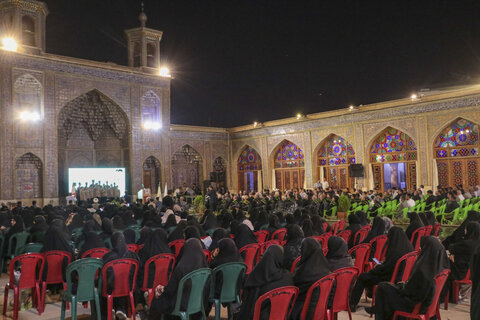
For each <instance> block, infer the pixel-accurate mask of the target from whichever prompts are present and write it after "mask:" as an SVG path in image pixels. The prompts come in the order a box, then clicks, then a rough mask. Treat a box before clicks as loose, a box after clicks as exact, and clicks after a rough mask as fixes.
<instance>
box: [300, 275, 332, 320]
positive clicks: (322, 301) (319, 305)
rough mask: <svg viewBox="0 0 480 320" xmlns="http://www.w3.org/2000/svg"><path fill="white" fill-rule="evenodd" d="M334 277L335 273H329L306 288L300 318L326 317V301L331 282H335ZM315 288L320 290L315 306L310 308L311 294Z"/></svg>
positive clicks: (320, 319) (306, 319) (307, 319)
mask: <svg viewBox="0 0 480 320" xmlns="http://www.w3.org/2000/svg"><path fill="white" fill-rule="evenodd" d="M335 277H336V274H335V273H331V274H329V275H327V276H325V277H323V278H321V279H320V280H318V281H317V282H315V283H314V284H313V285H312V286H311V287H310V289H308V292H307V297H306V298H305V303H304V305H303V308H302V313H301V316H300V319H301V320H309V319H319V320H323V319H328V314H327V303H328V297H329V295H330V291H331V290H332V286H333V283H334V282H335ZM315 290H320V293H319V295H318V299H317V301H316V305H315V308H311V306H310V305H311V304H312V295H313V292H314V291H315Z"/></svg>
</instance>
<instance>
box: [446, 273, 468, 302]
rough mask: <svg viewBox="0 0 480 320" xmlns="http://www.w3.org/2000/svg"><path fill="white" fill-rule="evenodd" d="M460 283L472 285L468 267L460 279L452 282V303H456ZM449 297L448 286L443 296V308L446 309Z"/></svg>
mask: <svg viewBox="0 0 480 320" xmlns="http://www.w3.org/2000/svg"><path fill="white" fill-rule="evenodd" d="M461 284H469V285H472V278H471V276H470V269H468V271H467V274H466V275H465V278H463V279H462V280H454V281H453V283H452V288H451V289H452V290H451V291H453V292H452V294H453V297H452V300H453V303H455V304H457V303H458V294H459V292H460V285H461ZM449 299H450V288H448V291H447V295H446V296H445V302H444V307H445V310H448V300H449Z"/></svg>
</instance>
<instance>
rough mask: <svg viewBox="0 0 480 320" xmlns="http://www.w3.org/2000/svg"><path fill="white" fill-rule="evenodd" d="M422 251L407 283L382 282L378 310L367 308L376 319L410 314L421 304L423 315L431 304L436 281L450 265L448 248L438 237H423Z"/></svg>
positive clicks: (377, 300) (376, 298)
mask: <svg viewBox="0 0 480 320" xmlns="http://www.w3.org/2000/svg"><path fill="white" fill-rule="evenodd" d="M421 248H422V251H421V253H420V255H419V256H418V258H417V261H415V265H414V266H413V269H412V274H411V276H410V279H409V280H408V282H407V283H405V284H400V283H399V284H391V283H389V282H381V283H379V285H378V287H377V290H376V292H375V307H366V308H365V311H367V313H369V314H375V319H376V320H384V319H392V317H393V314H394V312H395V311H405V312H411V311H412V310H413V308H414V307H415V305H417V304H419V303H421V308H420V312H425V310H426V309H427V308H428V307H429V306H430V304H431V303H432V301H433V296H434V294H435V280H434V279H433V278H434V277H435V276H436V275H437V274H439V273H440V272H442V271H443V270H444V269H448V268H449V267H450V264H449V262H448V257H447V253H446V251H445V248H444V247H443V246H442V244H441V243H440V241H439V240H437V239H436V238H435V237H431V236H428V237H423V238H422V243H421Z"/></svg>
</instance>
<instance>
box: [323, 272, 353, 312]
mask: <svg viewBox="0 0 480 320" xmlns="http://www.w3.org/2000/svg"><path fill="white" fill-rule="evenodd" d="M357 276H358V269H357V268H356V267H347V268H341V269H338V270H336V271H335V279H336V281H337V285H336V289H335V297H334V298H333V305H332V307H331V308H330V309H329V310H328V311H327V312H328V313H329V315H330V318H331V317H333V318H334V319H336V317H337V315H336V314H337V313H338V312H340V311H347V312H348V317H349V318H350V320H352V312H351V310H350V301H349V296H350V291H351V287H352V283H354V282H355V279H356V278H357Z"/></svg>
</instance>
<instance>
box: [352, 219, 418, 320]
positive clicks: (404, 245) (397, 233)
mask: <svg viewBox="0 0 480 320" xmlns="http://www.w3.org/2000/svg"><path fill="white" fill-rule="evenodd" d="M375 219H376V218H375ZM387 237H388V240H387V243H386V244H385V246H386V248H387V251H386V252H385V261H384V262H382V264H379V265H377V266H375V268H373V269H372V270H370V271H369V272H366V273H362V274H360V276H359V277H358V279H357V282H356V283H355V287H354V288H353V291H352V295H351V297H350V306H351V309H352V310H353V311H354V310H355V307H356V306H357V304H358V302H359V301H360V298H361V296H362V293H363V289H367V292H368V291H370V293H371V290H372V288H373V286H374V285H378V284H379V283H380V282H382V281H390V280H391V278H392V274H393V270H394V269H395V265H396V264H397V261H398V259H400V258H401V257H402V256H403V255H405V254H407V253H409V252H412V251H413V246H412V244H411V243H410V241H409V240H408V238H407V236H406V234H405V232H404V231H403V230H402V229H401V228H400V227H392V228H391V229H390V231H389V232H388V235H387ZM400 275H401V273H400Z"/></svg>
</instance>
